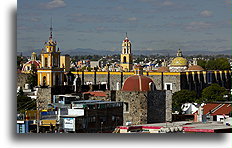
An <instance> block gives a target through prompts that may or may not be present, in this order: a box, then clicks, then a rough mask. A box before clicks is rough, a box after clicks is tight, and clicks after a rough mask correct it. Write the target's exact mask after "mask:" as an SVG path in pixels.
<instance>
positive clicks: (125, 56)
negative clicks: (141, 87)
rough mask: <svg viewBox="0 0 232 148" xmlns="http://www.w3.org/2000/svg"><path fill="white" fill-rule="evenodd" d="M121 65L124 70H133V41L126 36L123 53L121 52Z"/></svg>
mask: <svg viewBox="0 0 232 148" xmlns="http://www.w3.org/2000/svg"><path fill="white" fill-rule="evenodd" d="M120 65H121V67H122V70H123V71H131V70H132V68H133V59H132V53H131V42H130V40H129V39H128V37H127V33H126V37H125V39H124V40H123V42H122V53H121V64H120Z"/></svg>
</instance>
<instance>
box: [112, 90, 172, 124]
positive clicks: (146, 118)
mask: <svg viewBox="0 0 232 148" xmlns="http://www.w3.org/2000/svg"><path fill="white" fill-rule="evenodd" d="M116 101H119V102H124V106H123V110H124V113H123V124H124V125H125V123H126V121H131V122H132V124H146V123H160V122H166V121H172V92H171V91H164V90H163V91H160V90H156V91H150V92H138V91H134V92H128V91H116ZM125 103H127V104H128V110H127V109H126V107H127V106H126V104H125Z"/></svg>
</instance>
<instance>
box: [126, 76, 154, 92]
mask: <svg viewBox="0 0 232 148" xmlns="http://www.w3.org/2000/svg"><path fill="white" fill-rule="evenodd" d="M150 82H152V83H153V81H152V79H150V78H148V77H146V76H142V75H134V76H130V77H129V78H127V79H126V80H125V82H124V85H123V87H122V90H123V91H149V90H150V89H149V83H150Z"/></svg>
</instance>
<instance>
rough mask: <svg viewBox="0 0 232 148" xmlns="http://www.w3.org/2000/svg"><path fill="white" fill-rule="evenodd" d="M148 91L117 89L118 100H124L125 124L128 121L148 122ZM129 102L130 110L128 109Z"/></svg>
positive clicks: (135, 122)
mask: <svg viewBox="0 0 232 148" xmlns="http://www.w3.org/2000/svg"><path fill="white" fill-rule="evenodd" d="M145 95H146V92H127V91H116V101H119V102H124V106H123V125H125V124H126V122H127V121H130V122H132V124H145V123H147V98H146V97H145ZM126 104H128V110H127V109H126V108H127V107H126Z"/></svg>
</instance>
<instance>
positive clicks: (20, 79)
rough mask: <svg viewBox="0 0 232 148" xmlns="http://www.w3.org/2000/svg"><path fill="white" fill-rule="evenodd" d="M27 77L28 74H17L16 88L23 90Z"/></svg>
mask: <svg viewBox="0 0 232 148" xmlns="http://www.w3.org/2000/svg"><path fill="white" fill-rule="evenodd" d="M27 76H28V74H25V73H18V74H17V87H18V86H20V87H22V88H25V84H26V81H27Z"/></svg>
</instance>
